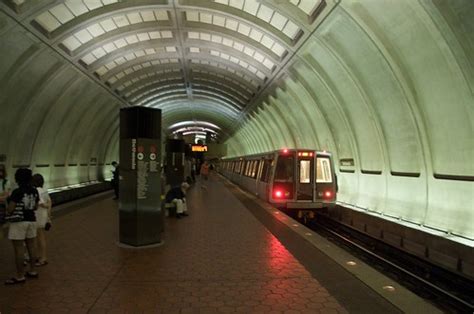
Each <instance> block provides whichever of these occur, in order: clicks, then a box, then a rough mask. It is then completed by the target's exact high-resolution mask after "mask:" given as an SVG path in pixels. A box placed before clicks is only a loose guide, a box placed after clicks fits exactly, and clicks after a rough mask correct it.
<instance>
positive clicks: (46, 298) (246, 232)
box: [0, 176, 437, 314]
mask: <svg viewBox="0 0 474 314" xmlns="http://www.w3.org/2000/svg"><path fill="white" fill-rule="evenodd" d="M205 186H206V188H204V187H203V185H202V184H201V183H199V182H198V183H196V184H195V185H194V186H193V187H192V188H191V189H190V191H189V194H188V203H189V214H190V216H189V217H185V218H183V219H176V218H167V219H166V225H165V233H164V241H165V243H164V245H162V246H160V247H156V248H151V249H137V250H134V249H125V248H121V247H119V246H118V245H117V239H118V217H117V215H118V210H117V203H116V202H115V201H113V200H112V196H111V194H110V193H105V194H101V195H99V196H95V197H93V198H89V199H88V200H87V201H83V202H80V203H76V204H73V205H70V206H68V207H67V208H64V209H61V210H57V211H56V213H55V220H54V222H53V228H52V230H51V231H50V232H49V234H48V236H49V238H48V244H49V250H48V251H49V264H48V265H46V266H44V267H42V268H40V269H38V271H39V273H40V277H39V279H30V280H28V281H27V282H26V283H25V284H21V285H16V286H4V285H3V284H2V285H0V313H2V314H5V313H220V312H223V313H227V312H240V313H267V312H268V313H385V314H388V313H399V312H423V313H424V312H426V313H428V312H430V313H435V312H437V309H436V308H434V307H432V306H431V305H430V304H429V303H427V302H425V301H424V300H422V299H419V298H418V297H417V296H415V295H413V294H411V293H410V292H408V291H405V290H404V289H403V288H402V287H399V285H397V284H396V283H393V282H390V280H389V279H387V278H386V277H384V276H383V275H381V274H379V273H377V272H376V271H374V270H371V269H370V267H369V266H364V264H363V262H362V261H358V260H357V259H356V258H354V257H350V256H349V254H348V253H345V252H344V251H342V250H341V249H339V248H337V247H334V246H333V245H332V244H331V243H329V242H327V240H325V239H323V238H319V237H318V236H317V235H316V234H312V233H311V232H310V231H308V230H306V229H305V227H304V226H299V225H298V223H297V222H295V221H293V220H292V219H291V218H288V217H286V216H285V217H283V215H282V214H281V213H280V214H278V211H276V210H275V209H271V208H270V207H266V206H265V204H261V203H259V202H257V201H256V200H255V199H252V197H251V196H249V195H247V194H246V193H244V192H242V191H240V190H239V189H238V188H236V187H235V186H233V185H231V184H230V183H228V182H227V181H226V180H225V179H223V178H221V177H219V176H214V177H211V180H210V181H207V182H205ZM291 226H293V227H294V226H297V227H298V228H297V230H296V231H295V228H291ZM323 251H324V252H323ZM333 254H336V255H338V257H336V259H335V260H333V258H330V257H329V256H328V255H333ZM348 259H351V260H353V261H355V264H357V265H358V266H357V267H358V268H357V267H356V269H358V270H355V271H349V270H348V268H349V267H350V266H347V265H346V266H345V262H346V261H347V260H348ZM338 260H339V261H338ZM0 264H1V265H2V267H0V276H1V277H0V278H2V279H7V278H9V277H10V276H11V275H12V274H13V272H14V262H13V250H12V247H11V244H10V243H9V241H8V240H6V239H3V240H0ZM363 278H368V279H367V281H363ZM388 285H391V286H392V287H394V290H386V289H383V288H382V287H383V286H388Z"/></svg>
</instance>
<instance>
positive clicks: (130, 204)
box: [119, 107, 164, 247]
mask: <svg viewBox="0 0 474 314" xmlns="http://www.w3.org/2000/svg"><path fill="white" fill-rule="evenodd" d="M160 149H161V110H159V109H153V108H145V107H130V108H122V109H121V110H120V201H119V204H120V205H119V228H120V229H119V233H120V239H119V241H120V243H121V244H123V245H129V246H133V247H140V246H149V245H157V244H160V243H162V239H161V235H162V232H163V224H164V221H163V220H164V215H163V211H162V210H161V199H160V196H161V165H160V162H161V152H160Z"/></svg>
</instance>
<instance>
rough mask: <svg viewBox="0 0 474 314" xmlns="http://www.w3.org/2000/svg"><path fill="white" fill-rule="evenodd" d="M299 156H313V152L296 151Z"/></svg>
mask: <svg viewBox="0 0 474 314" xmlns="http://www.w3.org/2000/svg"><path fill="white" fill-rule="evenodd" d="M298 156H299V157H313V152H298Z"/></svg>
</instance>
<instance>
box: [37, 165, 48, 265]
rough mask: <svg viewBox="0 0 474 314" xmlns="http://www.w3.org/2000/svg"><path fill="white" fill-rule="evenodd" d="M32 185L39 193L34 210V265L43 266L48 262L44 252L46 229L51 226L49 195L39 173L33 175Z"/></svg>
mask: <svg viewBox="0 0 474 314" xmlns="http://www.w3.org/2000/svg"><path fill="white" fill-rule="evenodd" d="M32 182H33V186H34V187H36V190H37V191H38V194H39V204H38V209H37V210H36V212H35V214H36V228H37V229H36V232H37V235H36V245H37V249H38V261H37V262H36V264H35V266H44V265H47V264H48V258H47V254H46V231H48V230H49V228H51V205H52V201H51V197H50V196H49V194H48V190H46V189H44V188H43V185H44V178H43V176H42V175H40V174H39V173H37V174H35V175H34V176H33V180H32Z"/></svg>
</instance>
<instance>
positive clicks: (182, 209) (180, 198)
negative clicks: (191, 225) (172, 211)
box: [166, 182, 189, 218]
mask: <svg viewBox="0 0 474 314" xmlns="http://www.w3.org/2000/svg"><path fill="white" fill-rule="evenodd" d="M188 189H189V184H187V183H186V182H183V183H181V186H177V187H174V188H172V189H171V190H169V191H168V193H166V203H174V204H175V205H176V217H177V218H182V217H184V216H189V214H188V213H187V211H188V207H187V205H186V191H187V190H188Z"/></svg>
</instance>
